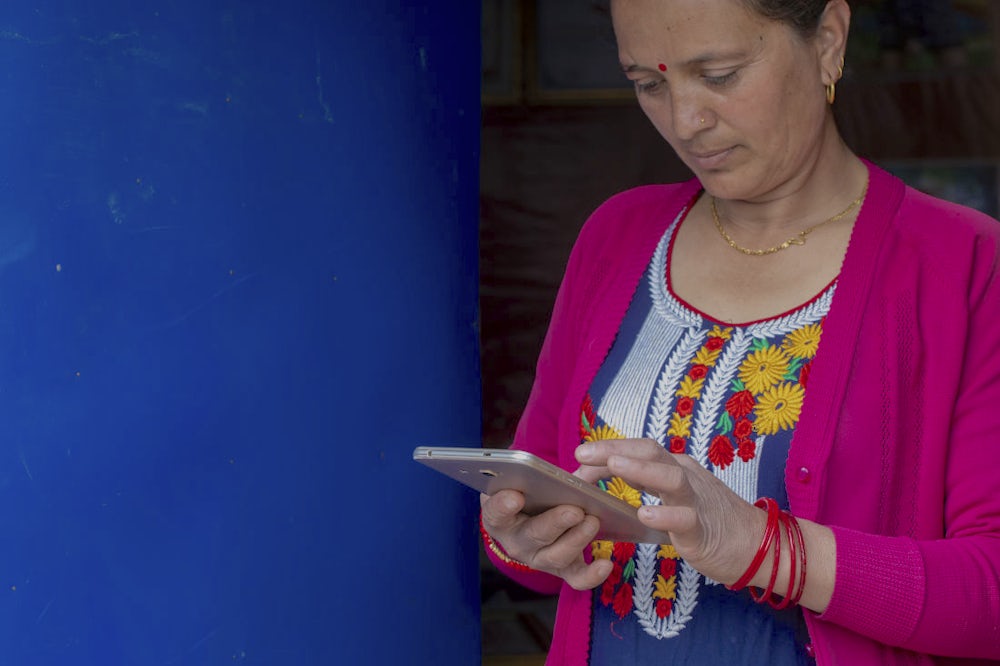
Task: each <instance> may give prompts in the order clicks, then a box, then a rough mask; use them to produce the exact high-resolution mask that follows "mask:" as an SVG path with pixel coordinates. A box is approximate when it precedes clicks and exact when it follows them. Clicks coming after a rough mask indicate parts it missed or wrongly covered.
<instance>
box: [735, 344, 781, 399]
mask: <svg viewBox="0 0 1000 666" xmlns="http://www.w3.org/2000/svg"><path fill="white" fill-rule="evenodd" d="M786 372H788V356H787V355H786V354H785V352H783V351H781V349H779V348H778V347H773V346H771V347H764V348H763V349H758V350H757V351H755V352H753V353H752V354H750V355H749V356H747V357H746V360H745V361H743V364H742V365H741V366H740V381H742V382H743V384H744V385H745V386H746V387H747V389H748V390H749V391H750V392H751V393H754V394H757V393H763V392H764V391H766V390H767V389H769V388H771V387H772V386H774V385H775V384H777V383H778V382H779V381H781V378H782V377H784V376H785V373H786Z"/></svg>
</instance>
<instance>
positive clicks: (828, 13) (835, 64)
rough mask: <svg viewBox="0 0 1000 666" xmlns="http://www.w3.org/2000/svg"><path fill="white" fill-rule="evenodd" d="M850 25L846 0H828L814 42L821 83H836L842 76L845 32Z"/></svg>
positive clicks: (845, 43)
mask: <svg viewBox="0 0 1000 666" xmlns="http://www.w3.org/2000/svg"><path fill="white" fill-rule="evenodd" d="M850 27H851V8H850V7H849V6H848V5H847V2H846V0H830V1H829V2H827V3H826V9H825V10H824V11H823V16H822V18H820V21H819V27H818V28H817V30H816V36H815V43H816V50H817V54H818V55H819V66H820V75H821V77H822V80H823V85H824V86H826V85H829V84H831V83H837V82H838V81H839V80H840V77H841V76H843V74H844V70H843V62H844V53H845V52H846V50H847V34H848V32H849V30H850Z"/></svg>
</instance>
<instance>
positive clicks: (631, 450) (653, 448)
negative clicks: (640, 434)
mask: <svg viewBox="0 0 1000 666" xmlns="http://www.w3.org/2000/svg"><path fill="white" fill-rule="evenodd" d="M575 455H576V459H577V462H579V463H580V464H582V465H593V466H603V465H606V464H607V460H608V458H609V457H611V456H613V455H627V456H631V457H633V458H639V459H642V460H659V459H661V458H662V457H664V456H666V455H668V454H667V452H666V451H665V450H664V449H663V447H662V446H660V445H659V444H658V443H657V442H654V441H653V440H651V439H602V440H598V441H596V442H587V443H586V444H581V445H580V446H578V447H577V448H576V452H575Z"/></svg>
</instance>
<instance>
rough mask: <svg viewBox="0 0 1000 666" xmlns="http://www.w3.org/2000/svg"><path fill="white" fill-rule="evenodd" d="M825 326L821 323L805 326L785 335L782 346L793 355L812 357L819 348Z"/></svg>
mask: <svg viewBox="0 0 1000 666" xmlns="http://www.w3.org/2000/svg"><path fill="white" fill-rule="evenodd" d="M822 332H823V328H822V327H821V326H820V325H819V324H810V325H808V326H803V327H802V328H800V329H799V330H797V331H792V332H791V333H789V334H788V335H787V336H785V341H784V343H783V344H782V345H781V346H782V348H783V349H784V350H785V351H786V352H788V353H789V354H790V355H791V356H797V357H799V358H812V357H813V356H815V355H816V350H817V349H819V336H820V333H822Z"/></svg>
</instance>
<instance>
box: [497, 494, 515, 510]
mask: <svg viewBox="0 0 1000 666" xmlns="http://www.w3.org/2000/svg"><path fill="white" fill-rule="evenodd" d="M500 505H501V506H502V507H503V509H504V510H505V511H513V510H514V509H515V508H516V507H517V504H516V503H515V502H514V500H513V499H512V498H510V497H504V498H503V500H502V501H501V502H500Z"/></svg>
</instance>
